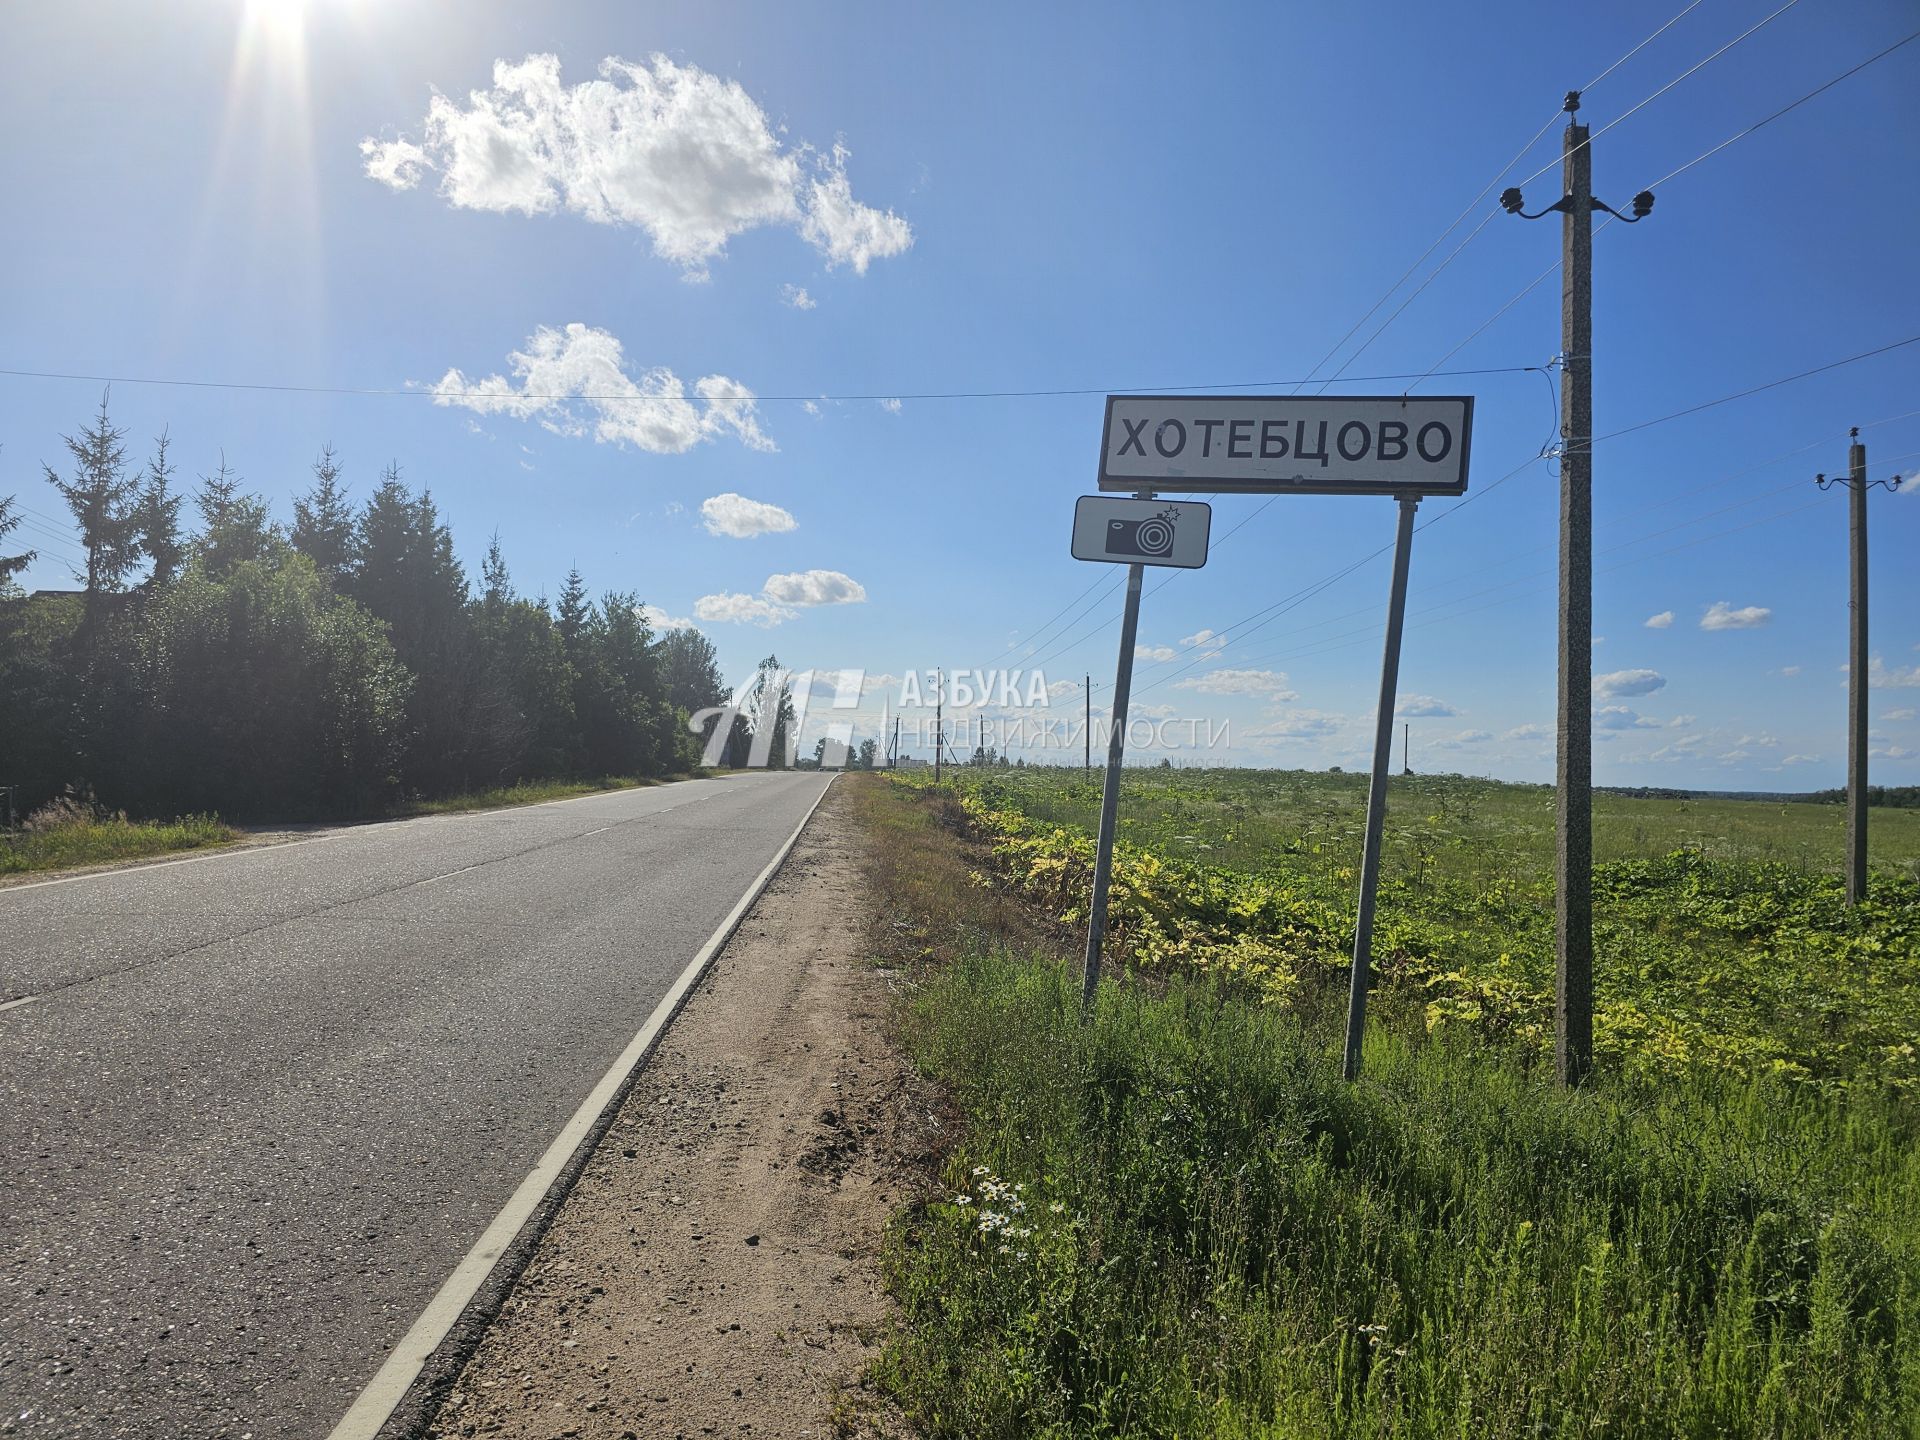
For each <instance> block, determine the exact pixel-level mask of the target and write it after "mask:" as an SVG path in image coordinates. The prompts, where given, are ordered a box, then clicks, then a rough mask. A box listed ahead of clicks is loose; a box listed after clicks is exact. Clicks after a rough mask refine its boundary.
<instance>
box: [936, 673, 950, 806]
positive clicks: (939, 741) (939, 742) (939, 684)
mask: <svg viewBox="0 0 1920 1440" xmlns="http://www.w3.org/2000/svg"><path fill="white" fill-rule="evenodd" d="M945 692H946V679H945V677H944V676H942V675H941V673H940V672H939V671H938V670H935V671H934V672H933V783H934V784H936V785H938V784H939V783H940V761H941V759H942V758H943V757H944V756H945V755H946V753H947V732H946V730H945V728H944V727H943V726H942V725H941V723H940V706H941V702H942V701H943V700H944V699H945V698H946V696H945Z"/></svg>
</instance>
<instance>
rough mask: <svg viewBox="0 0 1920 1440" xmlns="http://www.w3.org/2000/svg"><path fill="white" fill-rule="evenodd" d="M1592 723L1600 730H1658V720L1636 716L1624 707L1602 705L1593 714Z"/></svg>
mask: <svg viewBox="0 0 1920 1440" xmlns="http://www.w3.org/2000/svg"><path fill="white" fill-rule="evenodd" d="M1593 723H1594V725H1595V727H1596V728H1598V729H1601V730H1658V729H1660V728H1661V726H1660V722H1659V721H1658V720H1649V719H1647V717H1646V716H1644V715H1636V714H1635V713H1634V712H1633V711H1631V710H1629V709H1628V708H1627V707H1626V706H1624V705H1602V706H1601V707H1600V708H1599V709H1598V710H1596V711H1594V712H1593Z"/></svg>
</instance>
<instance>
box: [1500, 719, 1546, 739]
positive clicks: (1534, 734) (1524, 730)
mask: <svg viewBox="0 0 1920 1440" xmlns="http://www.w3.org/2000/svg"><path fill="white" fill-rule="evenodd" d="M1552 734H1553V727H1552V726H1551V725H1535V724H1532V723H1528V724H1525V725H1516V726H1514V727H1513V729H1511V730H1509V731H1507V732H1506V733H1505V734H1504V735H1502V736H1501V737H1500V738H1501V739H1502V740H1545V739H1547V738H1548V737H1549V736H1551V735H1552Z"/></svg>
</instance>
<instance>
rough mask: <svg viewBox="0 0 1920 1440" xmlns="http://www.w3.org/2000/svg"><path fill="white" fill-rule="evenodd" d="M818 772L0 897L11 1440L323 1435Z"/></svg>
mask: <svg viewBox="0 0 1920 1440" xmlns="http://www.w3.org/2000/svg"><path fill="white" fill-rule="evenodd" d="M826 783H827V782H826V779H825V778H824V777H822V776H820V775H817V774H792V773H764V774H760V773H755V774H744V775H738V776H733V777H729V778H724V779H714V780H704V781H689V782H686V783H681V784H672V785H663V786H660V787H657V788H653V789H644V790H632V791H625V792H620V793H616V794H608V795H595V796H589V797H585V798H582V799H578V800H571V801H563V802H560V803H556V804H549V805H539V806H530V807H527V808H523V809H514V810H503V811H495V812H491V813H486V814H477V815H464V816H438V817H432V818H428V819H422V820H414V821H406V822H400V823H394V824H384V825H372V826H367V827H364V828H359V829H349V830H343V831H337V832H332V833H330V834H327V835H325V836H321V837H317V838H314V839H312V840H308V841H304V842H300V843H295V844H289V845H282V846H276V847H267V848H260V849H254V850H247V851H236V852H226V853H220V854H217V855H213V856H209V857H206V858H203V859H195V860H191V861H187V862H184V863H174V864H166V865H157V866H148V867H142V868H138V869H131V870H122V871H116V872H112V873H107V874H100V875H93V876H86V877H82V878H79V879H75V880H70V881H65V882H54V883H49V884H42V885H35V886H27V887H16V888H10V889H4V890H0V937H4V938H0V1000H7V999H18V998H23V997H33V998H32V1000H31V1001H30V1002H29V1003H24V1004H16V1005H14V1006H12V1007H11V1008H9V1009H6V1010H4V1011H0V1147H3V1148H4V1153H5V1155H6V1161H5V1168H4V1172H0V1175H3V1178H0V1433H5V1434H16V1435H21V1436H69V1435H72V1436H79V1435H85V1436H89V1437H108V1436H113V1437H142V1440H148V1437H159V1436H178V1437H203V1436H232V1437H235V1440H239V1437H242V1436H247V1435H251V1436H253V1437H256V1440H300V1437H322V1436H325V1435H327V1434H328V1433H329V1432H330V1431H331V1429H332V1428H333V1426H334V1425H335V1423H336V1422H337V1421H339V1420H340V1418H341V1416H342V1414H343V1413H344V1412H345V1411H346V1410H347V1408H348V1406H349V1405H350V1404H352V1403H353V1401H354V1399H355V1397H356V1396H357V1395H358V1394H359V1393H360V1392H361V1390H362V1387H364V1386H366V1385H367V1383H368V1381H369V1380H370V1379H371V1378H372V1377H373V1376H374V1374H375V1372H376V1371H378V1370H380V1368H381V1366H382V1364H383V1362H384V1360H385V1359H386V1356H387V1354H388V1352H389V1350H390V1349H391V1348H392V1347H393V1346H395V1345H396V1344H397V1343H398V1342H399V1341H400V1340H401V1338H402V1337H403V1336H404V1335H406V1334H407V1333H408V1331H409V1329H410V1327H412V1326H413V1325H414V1323H415V1320H416V1318H417V1317H419V1316H420V1315H421V1312H422V1311H423V1309H424V1308H425V1307H427V1306H428V1304H429V1302H430V1301H431V1300H432V1299H433V1298H434V1296H435V1294H436V1292H437V1291H439V1289H440V1287H441V1286H442V1283H443V1282H444V1281H446V1280H447V1279H448V1277H449V1275H450V1274H451V1273H452V1272H454V1270H455V1269H456V1267H457V1266H459V1265H460V1264H461V1262H462V1260H463V1258H464V1257H466V1256H467V1255H468V1253H469V1251H470V1250H472V1249H473V1248H474V1246H475V1244H476V1242H477V1241H478V1240H479V1239H480V1237H481V1236H482V1233H483V1232H484V1231H486V1230H487V1228H488V1226H489V1225H490V1224H491V1223H492V1222H493V1221H494V1220H495V1218H496V1216H499V1215H500V1214H501V1212H502V1208H503V1206H505V1205H507V1203H508V1201H509V1198H510V1197H511V1196H513V1195H514V1193H515V1191H516V1189H517V1188H518V1187H521V1185H522V1182H523V1181H525V1180H527V1179H528V1177H529V1175H530V1172H532V1171H533V1169H534V1167H535V1166H536V1164H537V1163H538V1162H539V1161H540V1160H541V1158H542V1156H543V1154H544V1153H545V1152H547V1151H548V1150H549V1147H551V1146H553V1145H554V1144H555V1141H556V1137H558V1136H560V1135H561V1132H562V1131H563V1129H564V1128H565V1127H566V1126H567V1125H568V1122H569V1121H570V1119H572V1118H573V1117H574V1116H575V1113H576V1111H578V1110H579V1109H580V1108H581V1107H582V1105H583V1102H585V1101H586V1100H587V1099H588V1097H589V1095H590V1093H592V1092H593V1091H594V1089H595V1087H596V1085H598V1084H600V1083H601V1082H602V1080H603V1079H604V1078H605V1077H606V1076H607V1074H608V1071H609V1067H611V1066H613V1065H614V1063H615V1062H616V1060H618V1059H619V1058H620V1057H621V1056H622V1054H623V1052H624V1051H626V1050H627V1048H628V1046H629V1045H630V1043H631V1042H633V1040H634V1038H635V1036H636V1033H637V1032H638V1031H639V1030H640V1028H641V1027H642V1026H643V1025H644V1024H646V1022H647V1021H648V1018H649V1016H650V1015H651V1014H652V1012H653V1011H654V1009H655V1007H656V1005H657V1004H658V1003H659V1002H660V1000H661V998H662V997H663V996H664V995H666V993H667V992H668V991H669V990H670V989H671V988H672V987H673V986H674V984H675V982H676V981H677V980H678V979H679V978H680V976H681V974H682V972H683V971H684V970H685V969H686V968H687V966H688V963H689V961H690V960H692V959H693V958H694V956H695V955H696V954H698V953H700V952H701V950H702V947H703V946H705V945H706V944H707V942H708V940H709V938H710V937H711V936H712V935H713V934H714V932H715V930H716V929H717V928H718V927H719V926H721V925H722V923H723V922H725V921H726V920H727V919H728V917H729V916H730V914H731V913H732V912H733V911H734V910H735V907H736V905H737V904H738V903H739V901H740V900H741V897H742V896H743V894H745V893H746V892H747V890H748V889H749V888H750V887H752V886H753V885H754V883H755V881H756V880H757V879H758V877H760V875H761V874H762V872H763V871H765V870H766V869H767V868H768V866H769V864H770V862H771V861H772V860H773V859H774V858H775V857H776V856H777V855H778V854H780V853H781V851H782V847H783V846H785V845H786V844H787V842H788V840H789V838H790V837H791V836H792V835H793V834H794V833H795V832H796V830H797V828H798V827H799V826H800V824H801V823H802V821H803V819H804V818H805V817H806V816H807V815H808V813H809V812H810V809H811V807H812V806H813V805H814V804H815V802H816V801H817V800H818V799H819V797H820V795H821V794H822V792H823V791H824V789H825V786H826Z"/></svg>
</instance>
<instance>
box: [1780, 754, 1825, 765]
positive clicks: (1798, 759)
mask: <svg viewBox="0 0 1920 1440" xmlns="http://www.w3.org/2000/svg"><path fill="white" fill-rule="evenodd" d="M1780 763H1781V764H1782V765H1818V764H1819V763H1820V757H1819V756H1818V755H1789V756H1787V757H1786V758H1785V759H1784V760H1782V761H1781V762H1780Z"/></svg>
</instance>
